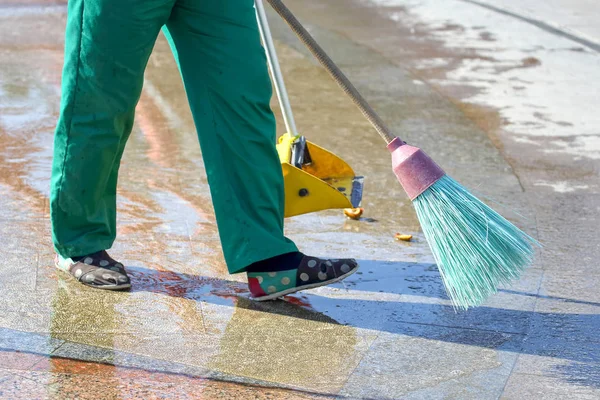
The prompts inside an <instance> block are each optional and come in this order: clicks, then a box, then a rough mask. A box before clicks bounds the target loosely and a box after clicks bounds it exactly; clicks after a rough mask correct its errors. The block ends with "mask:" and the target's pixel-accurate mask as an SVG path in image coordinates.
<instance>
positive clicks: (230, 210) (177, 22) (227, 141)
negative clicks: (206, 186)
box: [167, 0, 297, 273]
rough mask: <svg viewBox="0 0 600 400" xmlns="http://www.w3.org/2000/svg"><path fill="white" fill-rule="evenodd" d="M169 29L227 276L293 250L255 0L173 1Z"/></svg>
mask: <svg viewBox="0 0 600 400" xmlns="http://www.w3.org/2000/svg"><path fill="white" fill-rule="evenodd" d="M167 27H168V32H167V36H168V38H169V41H170V42H171V45H172V47H173V50H174V53H175V55H176V58H177V61H178V63H179V66H180V69H181V72H182V75H183V79H184V82H185V87H186V90H187V94H188V98H189V101H190V105H191V107H192V112H193V115H194V121H195V123H196V127H197V130H198V135H199V138H200V144H201V146H202V154H203V158H204V162H205V165H206V171H207V175H208V180H209V183H210V190H211V195H212V198H213V203H214V207H215V213H216V216H217V223H218V226H219V233H220V237H221V242H222V246H223V252H224V254H225V259H226V261H227V265H228V267H229V272H231V273H235V272H240V271H243V270H244V269H245V268H246V267H247V266H248V265H250V264H252V263H254V262H256V261H260V260H264V259H268V258H271V257H274V256H278V255H281V254H284V253H289V252H295V251H297V249H296V246H295V245H294V244H293V243H292V242H291V241H290V240H289V239H286V238H285V237H284V235H283V211H284V194H283V176H282V172H281V165H280V163H279V159H278V156H277V152H276V149H275V120H274V117H273V114H272V112H271V109H270V106H269V102H270V98H271V84H270V81H269V77H268V72H267V66H266V59H265V55H264V50H263V48H262V47H261V45H260V39H259V33H258V28H257V23H256V16H255V12H254V3H253V1H252V0H221V1H195V0H194V1H192V0H178V1H177V4H176V5H175V7H174V9H173V13H172V14H171V18H170V19H169V22H168V24H167Z"/></svg>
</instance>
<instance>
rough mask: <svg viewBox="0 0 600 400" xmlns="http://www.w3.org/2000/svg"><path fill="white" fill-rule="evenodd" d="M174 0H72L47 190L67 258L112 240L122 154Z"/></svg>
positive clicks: (54, 225) (54, 227) (61, 248)
mask: <svg viewBox="0 0 600 400" xmlns="http://www.w3.org/2000/svg"><path fill="white" fill-rule="evenodd" d="M174 2H175V0H69V9H68V19H67V31H66V43H65V65H64V69H63V81H62V93H63V97H62V101H61V113H60V117H59V121H58V125H57V128H56V133H55V139H54V160H53V165H52V179H51V189H50V215H51V220H52V237H53V242H54V246H55V248H56V251H57V252H58V253H59V254H60V255H62V256H63V257H72V256H79V255H85V254H90V253H93V252H96V251H99V250H104V249H108V248H110V247H111V246H112V243H113V241H114V239H115V235H116V198H117V197H116V189H117V174H118V170H119V163H120V159H121V155H122V154H123V150H124V148H125V142H126V141H127V138H128V136H129V134H130V132H131V128H132V125H133V117H134V110H135V106H136V104H137V102H138V99H139V97H140V93H141V89H142V83H143V74H144V69H145V67H146V64H147V61H148V58H149V56H150V53H151V52H152V48H153V47H154V43H155V41H156V38H157V36H158V33H159V32H160V29H161V27H162V25H164V24H165V23H166V21H167V19H168V18H169V15H170V13H171V9H172V7H173V4H174Z"/></svg>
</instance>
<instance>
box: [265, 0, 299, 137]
mask: <svg viewBox="0 0 600 400" xmlns="http://www.w3.org/2000/svg"><path fill="white" fill-rule="evenodd" d="M254 4H255V5H256V19H257V20H258V30H259V31H260V36H261V38H262V41H263V44H264V45H265V50H266V53H267V62H268V63H269V69H270V70H271V75H272V76H273V82H274V83H275V92H276V93H277V99H278V100H279V106H280V107H281V111H282V114H283V121H284V122H285V128H286V129H287V132H288V133H289V134H290V135H292V136H297V135H298V131H297V130H296V123H295V122H294V114H292V106H291V105H290V99H289V98H288V95H287V91H286V89H285V83H284V82H283V75H282V74H281V68H280V67H279V61H278V59H277V53H276V52H275V45H274V44H273V37H272V36H271V30H270V29H269V22H268V21H267V14H266V13H265V8H264V7H263V3H262V0H255V1H254Z"/></svg>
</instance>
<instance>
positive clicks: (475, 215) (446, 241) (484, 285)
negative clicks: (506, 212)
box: [413, 175, 539, 310]
mask: <svg viewBox="0 0 600 400" xmlns="http://www.w3.org/2000/svg"><path fill="white" fill-rule="evenodd" d="M413 203H414V205H415V209H416V211H417V217H418V218H419V221H420V223H421V226H422V228H423V232H424V233H425V237H426V238H427V242H428V243H429V246H430V248H431V251H432V252H433V256H434V258H435V261H436V262H437V265H438V269H439V271H440V274H441V276H442V280H443V281H444V285H445V286H446V290H447V292H448V295H449V296H450V299H451V300H452V302H453V304H454V306H455V307H458V308H462V309H465V310H466V309H468V308H469V307H473V306H477V305H479V304H481V303H482V302H483V301H484V300H485V299H486V298H487V297H488V296H490V295H492V294H494V293H496V292H497V288H498V286H499V285H502V284H508V283H509V282H510V281H511V280H513V279H516V278H518V277H519V276H520V274H521V273H522V272H523V270H524V269H525V268H527V267H528V266H529V265H530V264H531V263H532V262H533V256H534V250H533V248H532V245H539V243H538V242H537V241H536V240H535V239H533V238H532V237H531V236H529V235H527V234H526V233H524V232H523V231H521V230H520V229H519V228H517V227H516V226H514V225H513V224H511V223H510V222H508V221H507V220H506V219H505V218H503V217H502V216H501V215H500V214H498V213H497V212H496V211H494V210H492V209H491V208H490V207H488V206H487V205H486V204H485V203H483V202H481V201H480V200H479V199H478V198H476V197H475V196H473V195H472V194H471V193H470V192H469V191H468V190H467V189H465V188H464V187H463V186H461V185H460V184H459V183H458V182H456V181H455V180H454V179H452V178H450V177H449V176H447V175H445V176H443V177H442V178H440V179H439V180H438V181H437V182H436V183H434V184H433V185H432V186H431V187H429V188H428V189H427V190H426V191H425V192H423V193H422V194H421V195H419V196H418V197H417V198H416V199H415V200H414V201H413Z"/></svg>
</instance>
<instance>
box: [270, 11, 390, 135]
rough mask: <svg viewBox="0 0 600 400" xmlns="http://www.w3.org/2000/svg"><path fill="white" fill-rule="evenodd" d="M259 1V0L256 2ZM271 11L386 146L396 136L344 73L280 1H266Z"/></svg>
mask: <svg viewBox="0 0 600 400" xmlns="http://www.w3.org/2000/svg"><path fill="white" fill-rule="evenodd" d="M258 1H260V0H258ZM267 1H268V2H269V4H271V6H272V7H273V9H274V10H275V11H276V12H277V14H279V15H280V16H281V18H283V19H284V21H285V22H287V24H288V25H289V26H290V28H291V29H292V31H294V33H295V34H296V35H297V36H298V37H299V38H300V40H301V41H302V43H304V44H305V45H306V47H308V49H309V50H310V52H311V53H312V54H313V55H314V56H315V57H316V59H317V60H319V62H320V63H321V65H322V66H323V67H324V68H325V69H326V70H327V72H328V73H329V75H330V76H331V77H332V78H333V80H334V81H336V82H337V84H338V85H339V86H340V87H341V88H342V90H343V91H344V92H345V93H346V94H347V95H348V96H349V97H350V99H352V101H353V102H354V104H356V106H357V107H358V108H359V109H360V111H361V112H362V113H363V115H364V116H365V117H366V118H367V119H368V120H369V122H370V123H371V124H372V125H373V127H374V128H375V129H376V130H377V133H379V135H380V136H381V137H382V138H383V140H385V143H386V144H389V143H390V142H391V141H392V140H394V138H395V137H396V135H394V134H393V133H392V132H391V131H390V130H389V129H388V127H387V126H386V125H385V123H384V122H383V120H382V119H381V117H379V115H377V113H376V112H375V110H373V108H371V106H370V105H369V104H368V103H367V101H366V100H365V99H364V98H363V97H362V96H361V94H360V93H359V92H358V90H356V88H355V87H354V85H353V84H352V83H351V82H350V81H349V80H348V78H346V76H345V75H344V73H343V72H342V71H341V70H340V69H339V67H338V66H337V65H335V63H334V62H333V61H332V60H331V58H329V56H328V55H327V54H326V53H325V51H324V50H323V49H322V48H321V46H319V44H318V43H317V42H316V41H315V39H313V37H312V36H311V35H310V33H308V31H307V30H306V29H305V28H304V27H303V26H302V24H300V22H299V21H298V20H297V19H296V17H295V16H294V14H292V12H291V11H290V10H289V9H288V8H287V7H286V6H285V4H283V3H282V2H281V0H267Z"/></svg>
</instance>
